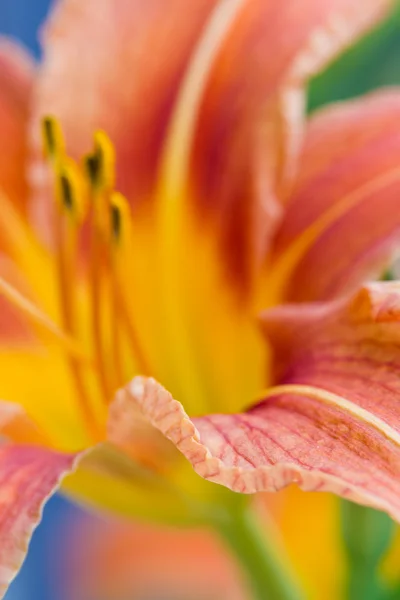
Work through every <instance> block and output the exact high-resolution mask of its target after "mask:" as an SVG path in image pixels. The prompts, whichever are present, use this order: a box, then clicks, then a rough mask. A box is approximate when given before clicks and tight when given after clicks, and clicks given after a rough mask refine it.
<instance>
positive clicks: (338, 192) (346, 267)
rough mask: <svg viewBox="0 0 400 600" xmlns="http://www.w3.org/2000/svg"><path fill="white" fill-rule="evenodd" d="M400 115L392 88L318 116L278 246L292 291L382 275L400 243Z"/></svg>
mask: <svg viewBox="0 0 400 600" xmlns="http://www.w3.org/2000/svg"><path fill="white" fill-rule="evenodd" d="M399 117H400V92H399V91H398V90H397V89H388V90H385V91H379V92H374V93H372V94H370V95H369V96H367V97H364V98H363V99H360V100H352V101H349V102H345V103H343V104H338V105H336V106H333V107H331V108H327V109H323V110H321V111H320V112H319V113H318V114H317V115H316V116H315V117H313V118H312V119H311V122H310V124H309V127H308V131H307V134H306V139H305V144H304V148H303V153H302V158H301V164H300V168H299V178H298V181H297V183H296V186H295V189H294V191H293V195H292V197H291V199H290V202H289V204H288V207H287V210H286V213H285V217H284V220H283V222H282V225H281V228H280V230H279V232H278V235H277V239H276V243H275V250H274V263H275V269H276V273H278V276H279V278H280V280H281V285H282V283H283V286H284V285H287V289H286V290H284V288H282V289H283V290H284V291H283V293H284V295H285V297H286V298H289V299H290V300H313V299H324V298H329V297H332V296H335V295H338V294H342V293H343V292H346V291H349V290H352V289H355V288H356V287H357V286H358V285H359V284H360V283H362V282H363V281H365V280H366V279H367V278H369V277H371V276H372V278H376V277H379V276H380V275H381V273H382V270H383V268H384V266H385V265H386V264H387V262H388V261H389V260H390V256H391V255H392V253H393V251H394V249H395V248H398V238H399V231H400V219H399V218H398V195H399V192H400V169H399V161H400V135H399V133H398V131H397V129H396V127H393V123H396V122H397V121H398V120H399ZM338 240H340V243H339V242H338ZM285 265H286V266H285ZM327 265H329V268H327ZM287 267H288V268H287ZM282 289H281V291H280V293H281V294H282Z"/></svg>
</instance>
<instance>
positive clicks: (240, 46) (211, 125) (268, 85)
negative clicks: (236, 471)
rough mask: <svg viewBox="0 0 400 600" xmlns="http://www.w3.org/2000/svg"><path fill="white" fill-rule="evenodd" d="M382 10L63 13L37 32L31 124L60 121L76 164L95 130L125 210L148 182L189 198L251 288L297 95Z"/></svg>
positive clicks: (106, 9) (121, 7)
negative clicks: (213, 225)
mask: <svg viewBox="0 0 400 600" xmlns="http://www.w3.org/2000/svg"><path fill="white" fill-rule="evenodd" d="M389 4H390V2H389V1H388V0H365V1H364V3H363V10H362V11H360V10H359V9H358V7H357V9H355V7H354V3H353V2H351V0H330V1H329V2H328V3H326V2H320V1H319V0H304V1H303V2H302V3H301V6H300V4H299V3H298V1H297V0H284V1H283V2H279V3H277V2H265V1H264V0H254V1H252V2H249V1H248V0H232V2H224V1H216V0H195V2H191V3H188V2H185V1H183V0H168V2H166V1H164V2H162V1H160V0H150V1H147V2H145V3H143V2H140V0H118V1H117V2H115V1H112V0H101V2H100V3H99V2H95V0H88V1H87V2H84V3H82V2H80V0H63V1H62V2H60V5H59V7H58V9H57V10H56V11H55V12H54V14H53V16H52V18H51V20H50V24H49V25H48V26H47V28H46V33H45V38H44V39H45V63H44V67H43V69H42V72H41V77H40V80H39V85H38V96H37V105H36V111H35V114H36V116H38V115H43V114H44V113H54V114H55V115H56V116H57V117H59V118H60V119H61V122H62V124H63V127H64V129H65V131H66V135H67V140H68V146H69V148H70V150H71V152H72V154H73V155H75V156H76V155H79V154H81V153H82V152H83V151H87V150H88V148H89V147H90V146H91V137H92V134H93V131H94V129H96V128H98V127H102V128H104V129H105V130H106V131H107V133H108V134H109V135H110V137H111V139H112V140H113V142H114V144H115V146H116V151H117V165H118V178H117V179H118V181H117V185H118V187H119V188H120V190H121V191H122V192H123V193H125V194H126V195H127V196H128V197H129V199H130V200H131V202H138V201H143V200H148V199H149V196H151V195H153V196H154V191H155V189H158V188H157V182H158V181H159V178H158V175H159V174H160V172H161V173H162V175H163V177H162V182H163V184H165V185H163V186H161V188H162V189H163V190H165V189H166V188H168V189H169V191H170V193H171V195H172V196H173V197H177V196H179V197H185V198H186V197H190V196H194V200H195V201H196V203H197V204H198V205H199V206H200V207H201V209H202V213H204V212H205V213H206V214H207V215H208V216H210V215H211V217H213V218H215V217H216V216H217V226H218V228H219V229H220V232H219V236H220V238H221V239H220V242H221V244H222V248H223V249H224V250H226V248H227V247H228V251H227V254H226V258H227V260H228V262H229V267H230V270H231V272H232V273H233V274H236V275H239V276H240V277H241V278H242V279H243V278H244V279H245V281H247V282H249V280H251V275H252V273H253V271H254V267H255V263H256V264H257V261H259V260H260V256H261V255H262V254H263V252H264V250H265V247H266V243H267V240H268V237H269V236H270V234H271V230H272V229H273V227H274V226H275V223H276V221H277V219H278V217H279V208H278V205H277V199H276V193H277V189H276V188H277V186H279V187H280V186H281V184H282V183H283V180H284V179H285V178H286V176H287V175H288V174H289V171H291V170H292V166H293V165H292V163H293V161H294V159H295V156H296V150H297V146H298V141H299V133H300V132H299V129H300V127H301V123H302V108H303V102H302V100H303V94H302V90H301V89H300V88H299V86H300V84H301V83H302V82H303V80H304V78H305V77H307V76H309V75H310V74H312V73H314V72H315V71H316V70H318V69H320V68H321V67H322V66H323V65H324V64H325V63H326V62H327V61H328V60H329V59H330V58H331V57H332V56H333V55H334V54H335V53H337V52H338V51H339V50H340V49H342V48H343V46H345V45H346V44H349V43H350V42H351V41H352V40H353V38H354V37H355V36H356V35H357V34H359V33H360V32H362V31H363V30H365V29H366V28H367V27H369V26H370V25H371V24H372V23H373V22H374V21H376V20H377V19H378V18H379V17H380V16H382V15H383V13H384V11H385V9H386V8H387V7H388V6H389ZM33 123H34V126H35V127H37V119H36V118H35V119H34V120H33ZM260 125H262V126H260ZM191 157H193V161H191V160H190V159H191ZM187 186H189V192H188V191H187ZM261 222H264V223H265V224H264V225H261Z"/></svg>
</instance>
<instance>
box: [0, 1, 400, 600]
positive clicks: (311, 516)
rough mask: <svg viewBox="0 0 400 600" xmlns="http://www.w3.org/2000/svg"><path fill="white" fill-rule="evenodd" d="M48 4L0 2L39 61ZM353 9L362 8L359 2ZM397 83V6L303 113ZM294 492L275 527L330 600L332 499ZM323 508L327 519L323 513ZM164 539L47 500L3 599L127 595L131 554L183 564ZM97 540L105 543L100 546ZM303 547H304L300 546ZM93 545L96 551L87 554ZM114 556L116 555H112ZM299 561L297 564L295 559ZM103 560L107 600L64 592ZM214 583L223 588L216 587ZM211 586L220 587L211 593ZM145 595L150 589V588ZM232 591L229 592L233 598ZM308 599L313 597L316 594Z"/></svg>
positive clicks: (198, 556) (176, 547) (320, 80)
mask: <svg viewBox="0 0 400 600" xmlns="http://www.w3.org/2000/svg"><path fill="white" fill-rule="evenodd" d="M322 1H323V0H322ZM82 2H84V0H82ZM50 5H51V2H50V1H49V0H0V33H1V34H5V35H7V36H12V37H13V38H16V39H18V40H20V41H21V43H23V44H24V45H25V46H26V47H27V48H29V50H30V51H31V52H32V53H33V54H34V56H35V57H36V58H37V60H38V61H40V57H41V51H40V43H39V31H40V25H41V23H42V22H43V21H44V19H45V17H46V14H47V13H48V11H49V9H50ZM360 9H362V8H361V6H360ZM399 83H400V8H398V9H396V10H395V11H394V13H393V14H392V16H391V18H390V19H389V20H387V21H386V22H385V23H383V24H382V25H381V26H380V28H379V29H377V30H375V31H374V32H372V33H371V34H370V35H368V36H367V37H366V38H364V39H363V40H362V41H361V42H360V43H358V45H357V46H355V47H353V48H352V49H351V50H350V51H348V52H347V54H346V55H344V56H343V57H342V58H341V59H340V60H338V61H336V62H335V63H334V64H333V65H332V66H331V67H330V68H329V69H328V70H327V71H326V72H325V73H324V74H322V75H320V76H319V77H317V78H316V79H315V80H314V81H313V82H312V83H311V85H310V94H309V110H310V111H313V110H315V109H316V108H318V107H319V106H321V105H323V104H325V103H327V102H332V101H334V100H341V99H345V98H349V97H352V96H357V95H360V94H364V93H365V92H367V91H368V90H371V89H374V88H376V87H380V86H383V85H388V84H399ZM399 126H400V124H399ZM293 493H294V494H296V492H289V494H286V495H285V496H282V498H283V500H282V502H283V504H285V502H286V503H288V502H289V501H290V502H292V503H293V502H295V503H296V505H297V508H298V510H297V511H296V512H297V514H300V513H301V514H302V522H301V523H299V522H298V520H297V521H296V520H295V519H294V518H293V519H292V520H291V518H290V517H286V518H285V519H286V520H285V522H284V524H283V526H282V527H283V530H284V532H286V534H287V537H288V539H289V537H290V536H291V538H292V542H291V545H290V544H289V546H290V547H289V550H288V551H289V554H290V555H291V557H292V558H293V559H294V560H295V561H296V560H297V561H298V563H299V572H300V574H301V576H302V577H306V576H307V569H308V570H309V571H313V572H314V573H316V575H315V577H314V579H315V578H316V579H317V580H318V582H319V585H321V586H323V585H325V586H326V587H325V588H323V587H320V588H319V590H320V592H319V593H320V594H322V590H323V589H325V590H326V589H329V590H331V593H330V594H329V593H325V592H324V593H323V595H320V596H319V597H320V598H322V597H324V598H328V596H330V597H331V598H335V597H337V596H336V594H337V591H335V588H334V582H335V581H336V580H337V579H338V578H339V576H340V568H341V567H340V565H339V567H338V566H337V564H336V563H335V560H336V559H334V558H332V556H325V555H326V554H327V553H330V554H335V551H336V552H338V553H339V552H340V551H339V550H337V547H338V544H339V541H338V540H337V539H333V538H334V537H335V536H336V537H338V535H337V533H336V534H335V533H332V531H333V530H334V529H335V524H334V523H333V525H332V523H331V520H329V519H332V518H335V517H332V516H331V515H334V514H335V508H334V504H335V502H336V500H335V499H333V498H324V499H322V500H320V499H319V498H318V499H315V498H312V499H311V498H310V499H309V500H308V501H307V502H304V501H303V497H302V495H301V494H300V495H299V494H298V492H297V494H298V495H297V496H296V497H295V499H294V500H293V497H291V495H293ZM292 506H293V504H292ZM328 513H329V515H330V516H329V517H327V515H328ZM302 528H303V529H302ZM330 528H331V529H332V531H331V530H330ZM78 532H79V533H78ZM324 535H327V536H328V537H329V535H330V536H331V538H329V539H330V541H329V546H328V545H327V546H326V547H324V544H323V539H324ZM100 536H102V537H100ZM104 536H105V537H104ZM168 536H169V534H167V535H166V537H165V538H164V546H163V548H162V552H159V553H158V554H161V556H160V557H159V563H157V557H155V555H154V553H155V548H156V546H157V534H156V533H155V532H154V531H151V530H150V531H148V530H146V529H143V528H141V527H138V528H136V529H135V531H133V530H129V532H127V530H123V529H121V527H120V526H119V525H112V524H110V525H104V523H103V522H101V521H100V520H99V519H97V518H94V517H89V516H87V515H86V514H85V513H84V512H83V511H82V510H81V509H79V508H77V507H75V506H73V505H72V504H70V503H69V502H68V501H66V500H64V499H62V498H57V497H56V498H53V499H52V500H51V501H50V502H49V503H48V505H47V506H46V509H45V513H44V519H43V523H42V525H41V527H39V529H38V530H37V532H36V533H35V535H34V538H33V542H32V545H31V550H30V553H29V556H28V558H27V560H26V562H25V564H24V567H23V569H22V571H21V573H20V575H19V576H18V578H17V580H16V581H15V582H14V584H13V585H12V587H11V589H10V591H9V592H8V594H7V596H6V600H32V599H33V598H34V599H37V600H103V598H105V599H106V600H128V597H127V596H126V595H121V594H126V593H127V592H126V590H127V588H129V585H128V584H127V585H126V586H125V587H124V586H123V585H122V583H121V581H122V579H121V578H123V577H124V573H125V575H126V571H128V572H131V575H132V568H133V567H132V564H131V563H129V560H131V561H133V560H134V559H135V556H136V563H135V564H137V565H138V567H137V569H136V571H135V570H134V569H133V572H135V576H136V584H137V585H138V581H140V572H141V573H142V574H143V573H145V572H146V564H145V561H146V560H147V561H149V562H150V560H151V557H153V559H155V563H154V565H153V571H154V572H155V571H156V569H157V568H158V569H159V570H160V572H161V571H162V567H161V564H164V567H165V556H166V555H167V554H168V552H172V553H173V558H174V560H176V561H178V562H181V563H182V561H183V562H185V556H184V554H182V553H180V548H181V546H182V548H185V544H186V542H187V540H185V539H184V538H185V536H183V537H182V535H180V536H179V543H178V542H177V538H174V536H173V535H172V537H171V536H169V537H168ZM313 536H314V537H313ZM332 536H333V537H332ZM305 537H308V538H309V539H310V540H314V541H315V543H316V544H318V539H319V540H320V544H318V545H317V554H318V557H315V556H314V558H312V559H311V558H310V559H309V561H308V562H309V563H310V560H311V563H310V564H306V563H305V562H304V556H305V555H307V551H306V548H304V542H301V541H300V540H301V539H303V540H304V538H305ZM101 539H103V540H106V543H103V544H102V542H101V541H100V540H101ZM293 540H294V541H293ZM296 540H297V542H296ZM332 540H333V541H332ZM97 542H98V544H97ZM117 543H118V544H119V545H118V546H117V545H116V544H117ZM192 543H193V544H195V546H196V552H195V556H194V557H193V560H192V563H191V564H192V567H193V564H194V562H196V561H197V562H198V563H199V562H200V564H204V561H208V562H209V565H208V568H209V572H210V569H212V565H214V570H215V565H216V564H218V565H219V568H218V584H215V585H216V587H215V588H214V592H213V593H215V594H217V593H221V589H225V590H226V586H227V585H228V583H227V582H229V585H232V588H231V589H232V592H231V595H230V596H229V598H230V600H236V598H238V600H241V598H242V595H241V592H240V583H238V582H237V581H236V578H235V574H234V573H233V572H232V571H233V569H234V567H233V565H232V564H231V563H230V562H229V561H228V562H223V561H222V562H218V560H220V559H218V560H217V559H216V556H217V553H218V552H219V551H220V550H219V548H216V547H214V546H212V545H211V546H212V550H210V547H211V546H210V541H209V540H207V539H205V538H203V536H201V535H200V536H197V537H196V536H195V538H194V539H193V540H192ZM180 544H181V545H180ZM332 544H333V545H332ZM305 545H306V546H307V543H306V544H305ZM96 546H97V553H96V552H95V551H94V547H96ZM101 548H102V550H101ZM296 548H297V549H296ZM166 549H169V550H168V552H166V551H165V550H166ZM315 549H316V548H315V547H314V548H310V551H311V552H313V553H314V554H315ZM138 550H139V552H138ZM213 552H214V553H215V554H213ZM119 553H120V554H119ZM324 553H325V555H324ZM156 554H157V552H156ZM122 555H123V556H124V557H125V559H124V560H126V563H124V564H122V563H123V560H122V559H121V560H120V556H122ZM162 555H163V556H162ZM302 555H303V558H302ZM116 557H118V560H117V559H116ZM127 557H128V558H127ZM113 558H114V559H116V560H115V561H114V562H115V565H114V564H113ZM128 559H129V560H128ZM141 560H142V562H141ZM302 560H303V563H304V564H303V563H302V562H301V561H302ZM392 560H393V559H392ZM96 561H97V562H96ZM215 561H216V562H215ZM318 561H319V562H318ZM117 563H118V564H117ZM339 563H340V560H339ZM104 564H108V565H109V571H110V573H109V577H110V581H111V580H112V578H113V577H114V584H113V583H109V586H110V590H112V586H113V585H116V584H115V580H116V579H118V581H119V587H120V588H121V590H118V591H116V592H115V595H114V597H113V592H112V591H110V590H107V589H105V588H104V585H105V583H104V582H105V580H104V578H103V579H102V578H100V579H99V582H100V585H101V586H103V588H102V589H100V588H99V586H98V587H97V590H96V589H95V588H96V586H95V585H94V584H93V580H91V581H89V582H86V584H87V585H88V586H89V588H90V587H91V591H85V589H84V588H82V589H83V591H82V590H81V591H80V592H79V591H77V590H75V591H71V590H72V588H71V578H72V577H75V576H77V575H76V574H77V573H78V575H79V577H80V578H81V579H82V581H83V580H84V579H85V577H84V576H83V575H82V573H83V571H85V570H86V571H92V572H93V571H96V569H101V568H102V565H104ZM77 565H78V566H77ZM79 565H81V566H79ZM157 565H158V566H157ZM185 565H186V563H185ZM186 567H187V569H188V571H187V572H188V573H189V574H190V575H189V576H190V577H192V578H194V579H196V576H197V578H198V585H201V580H200V579H201V578H202V576H201V578H200V579H199V575H198V574H197V575H196V573H195V572H193V573H192V571H190V568H191V567H190V565H189V564H188V565H186V566H185V569H186ZM324 568H325V569H326V570H327V572H326V573H324V572H323V569H324ZM124 569H125V571H124ZM147 569H148V567H147ZM395 570H396V567H395ZM328 571H329V572H328ZM97 572H100V571H97ZM147 575H148V573H147ZM161 575H162V573H161ZM150 576H151V574H150ZM163 576H164V585H165V586H167V585H168V560H167V565H166V567H165V573H164V575H163ZM92 579H93V577H92ZM165 582H167V583H165ZM86 584H85V585H86ZM93 585H94V587H93ZM218 586H222V587H220V588H218ZM332 586H333V587H332ZM89 588H88V589H89ZM218 589H219V590H220V591H219V592H218V591H216V590H218ZM132 593H134V594H135V595H134V598H133V596H129V598H130V599H131V600H138V599H139V597H140V600H167V599H168V600H177V598H176V596H175V595H174V596H172V595H168V594H169V592H168V590H166V592H165V596H163V598H161V597H157V599H156V597H155V596H151V595H146V596H144V595H140V596H138V595H137V594H142V593H145V592H140V591H139V592H137V593H136V592H132ZM149 593H150V594H151V592H149ZM204 593H205V594H206V595H204V598H207V600H208V599H209V598H210V600H211V598H214V599H216V598H217V597H219V598H221V596H217V595H213V596H211V595H207V590H206V591H205V592H204ZM210 593H211V592H210ZM96 594H97V596H96ZM103 594H104V595H103ZM234 594H236V596H235V598H234ZM78 596H79V597H78ZM202 597H203V596H202ZM180 598H182V599H183V598H184V599H185V600H189V599H186V596H180ZM315 598H316V599H317V598H318V596H316V597H315Z"/></svg>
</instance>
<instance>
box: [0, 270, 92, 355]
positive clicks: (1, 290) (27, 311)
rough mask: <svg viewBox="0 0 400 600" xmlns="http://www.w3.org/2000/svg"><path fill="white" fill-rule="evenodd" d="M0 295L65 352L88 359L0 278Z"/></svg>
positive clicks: (66, 336)
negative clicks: (39, 327)
mask: <svg viewBox="0 0 400 600" xmlns="http://www.w3.org/2000/svg"><path fill="white" fill-rule="evenodd" d="M0 294H2V295H3V296H5V298H7V300H9V302H10V303H11V304H12V305H13V306H15V307H16V308H18V309H19V310H20V311H21V312H22V313H23V314H24V315H25V316H27V317H28V318H29V319H30V320H31V321H32V322H33V323H34V324H36V325H40V326H41V327H42V328H43V329H44V330H45V331H47V332H48V333H50V334H51V336H52V337H54V338H55V339H56V341H57V342H58V343H59V344H61V345H62V346H63V347H64V348H65V350H66V351H67V352H68V353H69V354H71V355H72V356H74V357H75V358H79V360H83V361H85V362H88V361H89V358H88V357H87V356H86V354H85V353H84V352H83V350H82V348H81V347H80V346H79V345H78V344H77V342H76V340H74V338H72V337H70V336H69V335H68V334H67V333H65V332H64V331H63V330H62V329H60V328H59V327H58V326H57V325H56V324H55V323H54V322H53V321H52V320H51V319H50V317H48V316H47V315H46V314H45V313H44V312H43V311H41V310H40V308H39V307H38V306H36V305H35V304H34V303H33V302H32V301H31V300H29V299H28V298H26V297H25V296H24V295H23V294H21V292H19V291H18V290H17V289H16V288H15V287H14V286H13V285H11V284H10V283H9V282H8V281H6V280H5V279H4V278H3V277H1V276H0Z"/></svg>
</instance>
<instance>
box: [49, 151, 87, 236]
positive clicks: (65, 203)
mask: <svg viewBox="0 0 400 600" xmlns="http://www.w3.org/2000/svg"><path fill="white" fill-rule="evenodd" d="M54 172H55V177H56V186H55V193H56V198H57V201H58V204H59V207H60V208H61V212H64V211H66V213H67V214H69V215H70V216H71V217H72V219H73V220H74V221H75V223H76V224H78V225H80V224H81V223H82V222H83V220H84V218H85V216H86V213H87V201H86V194H85V189H84V181H83V179H82V176H81V173H80V172H79V168H78V165H77V164H76V163H75V162H74V161H73V160H72V159H70V158H65V159H64V160H63V161H62V162H60V163H59V164H58V165H56V166H55V167H54Z"/></svg>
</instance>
